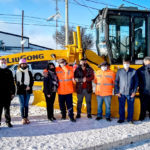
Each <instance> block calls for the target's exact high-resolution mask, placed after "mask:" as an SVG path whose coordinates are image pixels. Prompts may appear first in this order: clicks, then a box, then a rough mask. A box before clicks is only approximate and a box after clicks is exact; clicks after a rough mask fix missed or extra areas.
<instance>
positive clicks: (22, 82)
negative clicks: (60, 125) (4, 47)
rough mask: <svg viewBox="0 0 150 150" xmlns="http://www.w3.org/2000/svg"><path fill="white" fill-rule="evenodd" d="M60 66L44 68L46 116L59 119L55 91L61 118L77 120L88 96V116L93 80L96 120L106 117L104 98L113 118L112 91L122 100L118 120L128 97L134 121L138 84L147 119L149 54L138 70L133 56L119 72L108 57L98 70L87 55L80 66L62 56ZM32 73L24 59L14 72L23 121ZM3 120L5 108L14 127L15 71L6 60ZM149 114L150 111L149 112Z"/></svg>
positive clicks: (2, 65) (0, 103) (0, 70)
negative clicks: (75, 98)
mask: <svg viewBox="0 0 150 150" xmlns="http://www.w3.org/2000/svg"><path fill="white" fill-rule="evenodd" d="M57 62H58V64H59V66H58V67H55V65H54V64H53V63H52V62H50V63H49V64H48V66H47V68H46V69H45V70H44V71H43V76H44V79H43V83H44V84H43V85H44V87H43V92H44V95H45V99H46V104H47V105H46V108H47V118H48V120H50V121H54V120H56V118H55V117H54V101H55V96H56V92H58V98H59V106H60V110H61V114H62V118H61V119H62V120H65V119H66V114H67V111H68V116H69V118H70V121H72V122H76V119H79V118H81V108H82V102H83V98H84V97H85V100H86V105H87V117H88V118H89V119H90V118H92V115H91V99H92V92H93V91H92V89H93V84H92V82H94V83H95V84H96V87H95V94H96V96H97V104H98V110H97V117H96V120H101V119H102V118H103V110H102V104H103V101H105V108H106V113H105V118H106V120H107V121H111V111H110V107H111V99H112V95H116V96H118V100H119V120H118V123H123V122H124V121H125V101H126V100H127V103H128V117H127V121H128V122H130V123H133V112H134V100H135V96H136V92H137V90H138V88H139V93H140V102H141V114H140V120H141V121H142V120H144V119H145V116H146V111H149V114H150V57H145V58H144V61H143V62H144V64H143V66H142V67H141V68H139V69H138V70H137V71H136V70H135V69H132V68H131V67H130V59H128V58H125V59H123V68H121V69H119V70H118V71H117V73H115V72H113V71H112V70H111V69H110V64H108V63H107V62H106V61H104V62H102V63H101V64H100V65H99V66H98V67H99V68H100V69H99V70H97V71H96V72H95V73H94V71H93V69H92V68H91V67H90V66H89V65H88V63H87V60H86V59H84V58H83V59H81V60H80V63H79V65H78V66H70V65H68V63H67V61H66V60H65V59H59V60H58V61H57ZM33 82H34V81H33V77H32V73H31V72H30V71H29V70H28V66H27V62H26V60H25V59H21V60H20V61H19V66H18V69H17V72H16V75H15V83H16V87H17V94H18V96H19V101H20V111H21V117H22V124H29V123H30V121H29V119H28V109H29V108H28V105H29V99H30V95H31V94H32V87H33ZM0 83H1V84H2V85H3V86H0V95H1V100H0V123H1V116H2V110H3V108H4V110H5V118H6V124H7V125H8V127H12V124H11V118H10V103H11V100H12V99H13V98H14V96H15V83H14V79H13V75H12V72H11V71H10V70H9V69H8V68H7V65H6V60H5V59H3V58H2V59H1V60H0ZM74 84H75V89H76V93H77V98H78V102H77V115H76V119H75V117H74V113H73V98H72V94H73V92H74ZM149 117H150V115H149Z"/></svg>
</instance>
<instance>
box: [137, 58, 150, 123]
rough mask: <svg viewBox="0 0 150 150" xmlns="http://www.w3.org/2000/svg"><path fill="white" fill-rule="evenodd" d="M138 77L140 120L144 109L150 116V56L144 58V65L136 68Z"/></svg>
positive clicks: (143, 115) (142, 118)
mask: <svg viewBox="0 0 150 150" xmlns="http://www.w3.org/2000/svg"><path fill="white" fill-rule="evenodd" d="M137 74H138V77H139V92H140V102H141V114H140V120H141V121H142V120H144V119H145V116H146V111H147V110H148V111H149V117H150V57H145V58H144V65H143V66H142V67H141V68H139V69H138V70H137Z"/></svg>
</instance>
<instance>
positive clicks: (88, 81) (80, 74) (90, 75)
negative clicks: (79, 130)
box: [74, 58, 94, 118]
mask: <svg viewBox="0 0 150 150" xmlns="http://www.w3.org/2000/svg"><path fill="white" fill-rule="evenodd" d="M74 78H75V81H76V92H77V97H78V104H77V116H76V118H80V117H81V115H80V114H81V108H82V102H83V98H84V96H85V99H86V105H87V117H88V118H92V116H91V96H92V80H93V79H94V71H93V69H92V68H91V67H90V66H89V65H88V64H87V62H86V59H84V58H83V59H81V60H80V65H79V66H78V67H77V69H76V70H75V72H74Z"/></svg>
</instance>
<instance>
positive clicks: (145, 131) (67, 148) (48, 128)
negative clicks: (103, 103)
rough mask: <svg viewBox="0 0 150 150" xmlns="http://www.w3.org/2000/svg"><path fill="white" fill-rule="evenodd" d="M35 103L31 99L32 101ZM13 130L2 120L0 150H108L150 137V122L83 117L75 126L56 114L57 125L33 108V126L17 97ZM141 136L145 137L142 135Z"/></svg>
mask: <svg viewBox="0 0 150 150" xmlns="http://www.w3.org/2000/svg"><path fill="white" fill-rule="evenodd" d="M31 101H32V98H31ZM11 116H12V123H13V125H14V127H13V128H7V127H6V125H5V123H4V118H3V121H2V126H1V129H0V149H1V150H51V149H52V150H77V149H88V148H89V149H109V148H115V147H116V146H119V145H120V146H121V145H125V144H129V142H131V141H133V142H135V141H139V140H142V139H145V138H150V128H149V126H150V122H149V120H147V121H144V122H140V121H137V122H136V123H135V124H134V125H133V124H128V123H124V124H121V125H120V124H118V123H117V119H113V121H112V122H107V121H106V120H105V119H103V120H100V121H96V120H95V116H93V119H87V118H86V115H82V118H81V119H78V120H77V122H76V123H72V122H70V121H69V120H68V119H67V120H65V121H63V120H61V119H60V117H61V115H60V112H59V111H55V117H56V118H57V120H56V121H55V122H49V121H48V120H47V117H46V109H45V108H41V107H36V106H30V109H29V116H30V121H31V124H29V125H22V124H21V117H20V110H19V101H18V98H15V99H14V100H13V102H12V106H11ZM140 135H142V136H140Z"/></svg>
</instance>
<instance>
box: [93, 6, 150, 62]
mask: <svg viewBox="0 0 150 150" xmlns="http://www.w3.org/2000/svg"><path fill="white" fill-rule="evenodd" d="M93 23H94V24H95V27H96V47H97V51H98V55H100V56H108V57H109V60H110V63H111V64H121V63H122V58H123V57H124V56H129V57H130V58H131V63H132V64H142V62H143V61H142V60H143V58H144V57H145V56H150V11H146V10H138V9H137V8H136V7H121V8H119V9H110V8H104V9H102V10H100V11H99V14H98V15H97V17H96V18H95V19H93Z"/></svg>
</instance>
